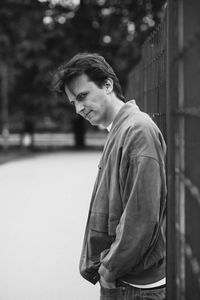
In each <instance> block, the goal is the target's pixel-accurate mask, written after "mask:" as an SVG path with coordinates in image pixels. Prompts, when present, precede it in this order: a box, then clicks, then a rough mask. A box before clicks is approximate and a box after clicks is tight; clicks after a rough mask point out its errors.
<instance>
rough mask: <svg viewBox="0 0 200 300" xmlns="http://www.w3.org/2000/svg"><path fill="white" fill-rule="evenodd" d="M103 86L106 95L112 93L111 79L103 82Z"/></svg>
mask: <svg viewBox="0 0 200 300" xmlns="http://www.w3.org/2000/svg"><path fill="white" fill-rule="evenodd" d="M104 86H105V88H106V91H107V93H108V94H110V93H112V91H113V80H112V79H111V78H107V79H106V80H105V83H104Z"/></svg>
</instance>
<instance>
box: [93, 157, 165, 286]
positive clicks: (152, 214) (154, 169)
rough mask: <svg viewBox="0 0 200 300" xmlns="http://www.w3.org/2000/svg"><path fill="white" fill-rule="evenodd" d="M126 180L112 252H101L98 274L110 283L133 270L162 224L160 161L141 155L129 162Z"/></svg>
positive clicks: (124, 181) (110, 250) (109, 250)
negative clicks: (157, 228)
mask: <svg viewBox="0 0 200 300" xmlns="http://www.w3.org/2000/svg"><path fill="white" fill-rule="evenodd" d="M125 177H126V178H125V179H124V180H123V186H122V190H123V194H122V202H123V207H124V209H123V213H122V215H121V218H120V222H119V224H118V226H117V228H116V238H115V240H114V242H113V243H112V245H111V247H110V249H108V250H107V251H105V252H103V253H102V256H101V266H100V268H99V274H100V275H101V276H102V277H103V278H104V279H105V280H107V281H115V280H116V279H118V278H120V277H122V276H123V275H125V274H128V272H130V271H134V267H135V266H136V265H137V264H138V263H140V262H141V260H142V258H143V256H144V255H145V253H146V251H147V250H148V248H149V246H150V245H151V243H152V242H153V238H154V234H153V233H154V229H155V227H156V224H157V223H158V221H159V211H160V197H161V176H160V166H159V162H158V161H157V160H156V159H154V158H151V157H147V156H139V157H133V158H131V159H130V160H129V163H128V167H127V171H126V176H125Z"/></svg>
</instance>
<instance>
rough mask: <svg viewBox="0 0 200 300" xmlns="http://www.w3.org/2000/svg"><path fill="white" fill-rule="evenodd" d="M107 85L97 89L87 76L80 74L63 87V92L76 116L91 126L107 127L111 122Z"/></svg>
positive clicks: (110, 105) (110, 104)
mask: <svg viewBox="0 0 200 300" xmlns="http://www.w3.org/2000/svg"><path fill="white" fill-rule="evenodd" d="M108 85H109V82H108ZM108 85H107V84H105V85H104V86H103V87H102V88H99V87H98V86H97V85H96V84H95V83H94V82H93V81H91V80H90V79H89V78H88V76H87V75H85V74H82V75H80V76H78V77H76V78H74V79H73V80H72V81H71V82H70V83H69V85H66V86H65V92H66V94H67V96H68V98H69V101H70V102H71V104H73V105H74V106H75V108H76V113H77V114H80V115H81V116H82V117H83V118H85V119H86V120H88V121H89V122H90V123H91V124H92V125H100V124H101V125H104V126H107V125H108V124H110V122H111V120H110V116H111V114H112V103H111V99H110V97H109V93H108ZM111 85H112V83H111ZM110 89H112V87H110Z"/></svg>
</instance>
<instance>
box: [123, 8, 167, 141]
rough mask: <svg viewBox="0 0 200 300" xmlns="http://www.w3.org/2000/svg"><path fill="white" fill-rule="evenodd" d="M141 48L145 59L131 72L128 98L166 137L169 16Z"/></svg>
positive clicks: (164, 18) (127, 92) (165, 17)
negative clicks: (131, 99)
mask: <svg viewBox="0 0 200 300" xmlns="http://www.w3.org/2000/svg"><path fill="white" fill-rule="evenodd" d="M166 15H167V14H166V12H165V13H164V16H163V21H162V22H161V23H160V24H159V25H158V27H157V28H156V29H155V30H154V31H153V32H152V34H151V35H150V36H149V37H148V39H147V40H146V41H145V43H144V45H143V47H142V60H141V61H140V63H139V64H138V65H137V66H136V67H135V68H134V69H133V71H132V72H131V73H130V75H129V79H128V88H127V91H126V97H127V98H131V97H134V98H135V99H137V103H138V104H139V106H140V108H141V109H142V110H144V111H146V112H148V114H149V115H150V116H151V118H152V119H153V120H154V121H155V122H156V123H157V125H158V126H159V127H160V129H161V131H162V132H163V134H164V136H165V137H166V41H167V30H166V29H167V16H166Z"/></svg>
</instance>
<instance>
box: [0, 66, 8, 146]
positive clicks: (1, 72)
mask: <svg viewBox="0 0 200 300" xmlns="http://www.w3.org/2000/svg"><path fill="white" fill-rule="evenodd" d="M0 77H1V98H2V137H3V148H4V149H7V148H8V139H9V124H8V66H7V65H6V64H4V63H1V66H0Z"/></svg>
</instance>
